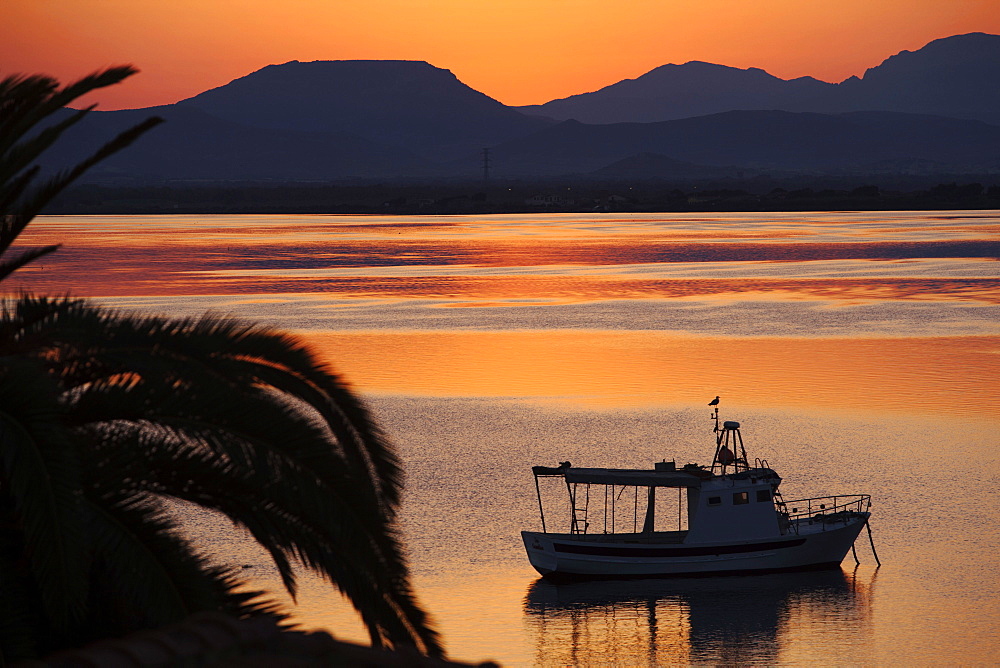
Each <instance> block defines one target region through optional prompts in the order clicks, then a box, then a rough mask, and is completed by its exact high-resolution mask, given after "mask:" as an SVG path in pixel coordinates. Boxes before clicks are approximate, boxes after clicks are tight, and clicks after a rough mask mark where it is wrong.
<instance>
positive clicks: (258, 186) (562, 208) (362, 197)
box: [43, 175, 1000, 215]
mask: <svg viewBox="0 0 1000 668" xmlns="http://www.w3.org/2000/svg"><path fill="white" fill-rule="evenodd" d="M945 209H958V210H962V209H964V210H977V209H979V210H981V209H1000V175H981V176H978V177H976V180H970V179H968V178H961V177H957V178H950V179H947V180H938V178H926V179H923V180H922V181H921V180H917V179H907V180H905V181H903V182H889V183H887V184H884V185H877V184H874V183H870V184H862V185H857V184H853V183H850V182H847V181H846V180H845V181H843V182H834V181H819V180H816V181H806V180H795V181H787V182H781V181H776V180H775V181H772V180H754V181H753V182H750V183H726V184H719V183H704V184H692V183H683V184H677V183H668V182H653V181H650V182H638V183H633V184H631V185H629V184H626V183H622V182H613V183H595V182H582V183H581V182H573V181H569V180H561V181H554V180H552V181H537V182H535V181H532V182H529V181H523V180H518V181H510V182H502V181H497V182H489V183H483V182H482V181H466V182H439V183H368V184H365V183H358V184H329V183H275V182H239V183H203V184H201V183H183V184H166V185H139V186H110V185H96V184H93V185H81V186H77V187H76V188H73V189H72V190H69V191H67V192H65V193H64V194H63V195H62V196H60V197H59V198H58V199H57V200H56V201H54V202H52V203H51V204H50V205H49V206H48V207H46V209H45V211H44V212H43V213H45V214H49V215H88V214H96V215H101V214H105V215H114V214H230V213H231V214H243V213H252V214H293V213H313V214H399V215H415V214H416V215H419V214H503V213H533V212H544V213H587V212H602V211H604V212H623V213H628V212H636V213H667V212H678V213H682V212H710V211H726V212H736V211H748V212H753V211H775V212H780V211H852V210H866V211H867V210H871V211H917V210H945Z"/></svg>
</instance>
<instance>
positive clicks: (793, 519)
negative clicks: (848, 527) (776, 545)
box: [777, 494, 872, 533]
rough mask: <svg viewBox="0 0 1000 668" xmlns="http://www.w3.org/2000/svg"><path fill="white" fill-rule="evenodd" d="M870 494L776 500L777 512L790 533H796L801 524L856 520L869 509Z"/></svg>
mask: <svg viewBox="0 0 1000 668" xmlns="http://www.w3.org/2000/svg"><path fill="white" fill-rule="evenodd" d="M871 505H872V497H871V495H870V494H838V495H835V496H814V497H812V498H808V499H793V500H790V501H777V506H778V512H779V513H781V516H782V518H783V520H784V521H783V522H782V524H784V525H785V526H786V527H787V529H788V530H789V531H791V532H792V533H798V531H799V527H800V526H802V525H807V526H808V525H813V524H820V525H821V526H822V527H823V529H824V530H825V529H826V528H827V526H830V525H837V524H848V523H850V522H853V521H856V520H857V517H858V514H859V513H866V512H868V511H869V510H870V509H871Z"/></svg>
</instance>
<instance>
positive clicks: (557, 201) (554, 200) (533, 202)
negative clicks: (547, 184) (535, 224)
mask: <svg viewBox="0 0 1000 668" xmlns="http://www.w3.org/2000/svg"><path fill="white" fill-rule="evenodd" d="M524 203H525V204H526V205H527V206H562V205H564V204H572V202H570V201H569V200H567V199H566V198H565V197H563V196H562V195H532V196H531V197H529V198H528V199H526V200H524Z"/></svg>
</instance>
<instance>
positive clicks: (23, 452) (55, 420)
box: [0, 357, 86, 624]
mask: <svg viewBox="0 0 1000 668" xmlns="http://www.w3.org/2000/svg"><path fill="white" fill-rule="evenodd" d="M0 407H2V408H0V444H2V447H0V496H2V497H3V498H4V500H5V502H6V503H9V504H11V506H12V510H13V511H14V512H15V513H17V515H18V518H19V522H18V525H19V526H20V527H21V530H22V531H23V532H24V540H25V549H26V550H27V551H28V552H30V553H31V554H32V555H33V558H32V560H31V562H30V563H31V568H32V570H33V572H34V576H35V578H36V579H37V581H38V586H39V590H40V592H41V597H42V601H43V602H44V604H45V606H46V608H47V610H48V613H49V614H50V615H51V616H52V617H53V619H55V620H56V621H58V622H60V623H64V624H71V623H73V622H74V621H77V620H79V619H80V618H81V617H82V616H83V614H84V602H85V597H86V586H85V585H86V579H85V578H84V577H83V573H84V572H85V569H86V559H85V556H84V555H85V552H86V550H84V549H83V545H84V541H83V537H82V534H81V531H80V528H79V525H78V523H77V512H78V507H79V498H78V496H77V494H76V492H77V490H79V487H80V480H79V476H80V464H79V461H78V459H77V456H76V449H75V447H74V446H73V443H72V437H71V434H70V433H69V432H68V430H67V429H66V428H65V427H64V425H63V410H62V408H61V406H60V404H59V401H58V392H57V387H56V385H55V384H54V383H53V382H52V380H51V379H50V378H49V377H48V375H47V374H46V373H45V371H44V369H42V368H40V367H39V365H38V364H36V363H33V362H31V361H29V360H24V359H20V358H11V357H4V358H0Z"/></svg>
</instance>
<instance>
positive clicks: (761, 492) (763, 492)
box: [757, 489, 771, 502]
mask: <svg viewBox="0 0 1000 668" xmlns="http://www.w3.org/2000/svg"><path fill="white" fill-rule="evenodd" d="M770 500H771V490H769V489H758V490H757V501H758V502H759V501H770Z"/></svg>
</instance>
